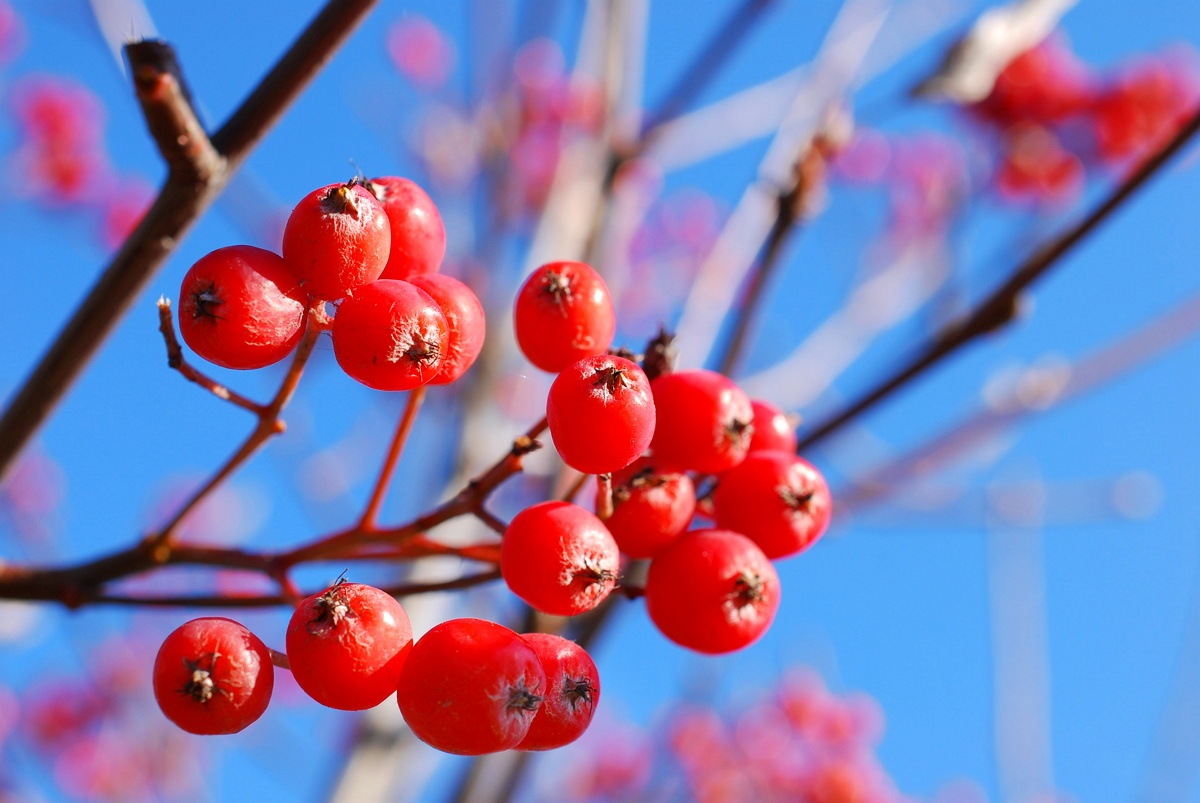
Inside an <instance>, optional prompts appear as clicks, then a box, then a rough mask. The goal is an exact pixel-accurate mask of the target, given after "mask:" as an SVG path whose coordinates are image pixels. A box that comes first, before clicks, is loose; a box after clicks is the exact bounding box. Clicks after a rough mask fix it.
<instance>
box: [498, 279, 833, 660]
mask: <svg viewBox="0 0 1200 803" xmlns="http://www.w3.org/2000/svg"><path fill="white" fill-rule="evenodd" d="M514 325H515V330H516V336H517V342H518V344H519V345H520V347H521V350H522V351H523V352H524V354H525V356H526V357H527V358H528V359H529V361H530V362H532V363H533V364H534V365H536V366H537V367H539V368H541V369H543V370H545V371H549V372H552V373H557V374H558V376H557V377H556V378H555V380H554V383H553V384H552V386H551V388H550V393H549V398H548V400H547V403H546V420H547V423H548V425H549V428H550V434H551V436H552V437H553V439H554V445H555V447H556V448H557V450H558V453H559V456H560V457H562V459H563V462H565V463H566V464H567V465H568V466H570V467H571V468H574V469H575V470H577V471H579V472H581V473H583V474H595V475H598V476H599V477H600V482H599V484H598V492H597V499H596V511H597V514H596V515H593V514H592V513H590V512H588V511H587V510H585V509H583V508H582V507H579V506H577V505H575V504H572V503H570V502H565V501H561V502H543V503H541V504H538V505H534V506H532V507H530V508H528V509H526V510H524V511H522V512H521V513H520V514H518V515H517V516H516V517H515V518H514V519H513V520H512V522H511V524H509V526H508V528H507V529H506V531H505V533H504V542H503V545H502V547H501V563H500V568H501V571H502V573H503V576H504V579H505V581H506V582H507V583H508V587H509V588H510V589H511V590H512V591H513V593H515V594H516V595H517V596H519V597H520V598H521V599H523V600H525V602H527V603H529V605H531V606H532V607H534V608H535V609H537V610H539V611H542V612H543V613H548V614H554V615H560V616H572V615H575V614H579V613H583V612H586V611H589V610H591V609H593V608H595V607H596V606H597V605H598V604H599V603H600V602H601V601H602V600H604V598H605V597H606V596H608V594H609V593H610V592H611V591H612V590H613V588H614V587H615V586H616V584H617V577H618V572H619V569H620V554H621V553H624V554H625V555H626V556H627V557H629V558H632V559H650V560H651V564H650V567H649V573H648V576H647V580H646V587H645V589H644V593H645V597H646V607H647V610H648V612H649V614H650V618H651V619H652V620H653V621H654V623H655V624H656V625H657V626H658V628H659V629H660V630H661V631H662V632H663V633H664V634H665V635H666V636H667V637H668V638H670V639H671V640H673V641H675V642H676V643H678V644H681V645H683V646H685V647H690V648H691V649H694V650H698V651H700V652H706V653H722V652H729V651H732V650H737V649H740V648H742V647H745V646H747V645H748V644H750V643H752V642H753V641H755V640H756V639H757V638H759V637H760V636H761V635H762V634H763V633H764V632H765V631H766V629H767V627H768V626H769V625H770V623H771V620H772V619H773V618H774V616H775V611H776V608H777V607H778V605H779V578H778V575H777V574H776V573H775V569H774V567H773V566H772V565H771V560H773V559H776V558H783V557H787V556H789V555H794V554H797V553H798V552H801V551H802V550H804V549H805V548H807V547H808V546H809V545H811V544H812V543H813V542H814V541H815V540H816V539H817V538H819V537H820V536H821V534H822V533H823V532H824V531H825V528H826V526H827V525H828V523H829V515H830V507H831V506H830V496H829V489H828V487H827V486H826V484H825V480H824V478H822V476H821V474H820V473H819V472H818V471H817V470H816V469H815V468H813V466H811V465H810V464H809V463H807V462H806V461H805V460H803V459H802V458H800V457H797V456H796V454H795V452H796V436H795V433H794V432H793V431H792V427H791V424H790V423H789V422H788V420H787V418H786V416H784V415H783V414H782V412H780V411H779V410H777V409H776V408H774V407H772V406H771V405H769V404H767V403H765V402H760V401H754V402H752V401H751V400H750V399H749V398H748V397H747V396H746V394H745V393H744V392H743V391H742V390H741V389H740V388H739V387H738V386H737V385H736V384H735V383H734V382H732V381H731V380H729V379H728V378H726V377H725V376H722V375H721V374H717V373H713V372H711V371H704V370H693V371H680V372H677V373H671V372H670V371H669V365H667V364H665V363H664V362H663V361H662V360H657V361H653V362H648V363H647V366H648V367H651V373H652V374H654V376H653V378H651V376H648V374H647V372H646V370H644V369H643V367H641V366H639V365H638V364H637V363H636V362H634V361H633V360H631V359H629V357H632V356H633V355H630V354H628V353H626V352H612V351H611V350H610V347H611V345H612V339H613V334H614V332H615V330H616V320H615V315H614V312H613V304H612V300H611V298H610V297H609V294H608V288H607V287H606V286H605V284H604V281H603V279H601V278H600V276H599V275H598V274H597V273H596V272H595V271H594V270H592V268H590V267H589V266H588V265H586V264H584V263H581V262H555V263H551V264H548V265H543V266H542V267H540V268H538V269H537V270H536V271H534V272H533V274H532V275H531V276H530V277H529V278H528V279H527V280H526V282H525V284H524V286H523V287H522V288H521V290H520V292H519V293H518V295H517V300H516V307H515V320H514ZM622 354H624V355H625V356H622ZM698 481H700V482H702V483H703V485H704V487H705V488H706V489H707V492H706V493H705V494H703V495H702V497H703V498H702V500H701V501H702V504H700V505H698V503H697V497H696V490H695V489H696V483H697V482H698ZM697 515H699V516H700V517H701V518H704V519H708V520H711V521H714V522H715V524H716V527H717V529H711V528H710V529H694V530H690V531H689V527H691V526H692V524H693V522H694V521H695V520H696V518H697Z"/></svg>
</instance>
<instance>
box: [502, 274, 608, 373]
mask: <svg viewBox="0 0 1200 803" xmlns="http://www.w3.org/2000/svg"><path fill="white" fill-rule="evenodd" d="M513 324H514V326H515V327H516V334H517V343H518V344H519V345H520V346H521V351H522V352H523V353H524V354H525V356H526V357H527V358H528V359H529V361H530V362H531V363H533V364H534V365H536V366H537V367H538V368H541V369H542V370H543V371H549V372H551V373H558V372H559V371H561V370H563V369H564V368H567V367H568V366H570V365H571V364H572V363H574V362H578V361H579V360H581V359H583V358H584V357H591V356H593V355H596V354H603V353H604V352H606V351H608V347H609V346H610V345H612V339H613V333H614V332H615V331H616V328H617V319H616V313H614V312H613V304H612V298H611V297H610V296H609V294H608V287H607V286H606V285H605V284H604V280H603V279H601V278H600V274H598V273H596V271H594V270H592V268H591V267H590V266H589V265H585V264H584V263H582V262H551V263H550V264H548V265H542V266H541V267H540V268H538V269H537V270H535V271H534V272H533V273H532V274H531V275H530V276H529V278H528V279H526V280H525V284H524V285H523V286H522V287H521V291H520V292H519V293H518V294H517V304H516V309H515V312H514V316H513Z"/></svg>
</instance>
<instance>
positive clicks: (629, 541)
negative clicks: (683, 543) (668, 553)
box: [597, 457, 696, 558]
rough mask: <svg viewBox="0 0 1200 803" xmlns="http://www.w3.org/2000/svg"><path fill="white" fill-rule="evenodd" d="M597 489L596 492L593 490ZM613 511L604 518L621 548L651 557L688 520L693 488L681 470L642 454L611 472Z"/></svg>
mask: <svg viewBox="0 0 1200 803" xmlns="http://www.w3.org/2000/svg"><path fill="white" fill-rule="evenodd" d="M597 493H599V492H597ZM612 499H613V513H612V515H611V516H609V517H608V519H607V520H606V521H605V522H604V523H605V526H607V527H608V530H609V532H611V533H612V537H613V539H614V540H616V542H617V546H618V547H619V548H620V550H621V552H623V553H624V554H626V555H628V556H629V557H631V558H653V557H654V556H655V555H657V554H658V553H660V552H662V551H663V550H664V549H666V548H667V547H668V546H670V544H671V542H672V541H674V540H675V539H676V538H678V537H679V535H680V534H681V533H683V531H684V530H686V529H687V528H688V525H689V524H690V523H691V521H692V514H693V513H694V512H695V509H696V490H695V487H694V486H693V484H692V480H691V479H690V478H689V477H688V475H687V474H685V473H684V472H682V471H677V470H675V469H672V468H668V467H664V466H663V465H662V464H660V463H659V462H658V461H657V460H656V459H655V458H653V457H643V458H641V459H639V460H636V461H634V463H633V464H632V465H630V466H628V467H626V468H624V469H622V470H621V471H618V472H617V473H616V474H614V475H613V479H612Z"/></svg>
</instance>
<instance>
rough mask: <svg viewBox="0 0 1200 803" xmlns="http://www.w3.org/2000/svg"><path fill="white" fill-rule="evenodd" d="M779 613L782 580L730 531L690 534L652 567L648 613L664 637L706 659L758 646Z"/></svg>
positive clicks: (756, 551)
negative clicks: (707, 655)
mask: <svg viewBox="0 0 1200 803" xmlns="http://www.w3.org/2000/svg"><path fill="white" fill-rule="evenodd" d="M778 607H779V576H778V575H777V574H776V573H775V567H773V566H772V565H771V561H770V560H768V559H767V556H766V555H764V554H763V551H762V550H761V549H759V548H758V546H757V545H756V544H755V543H754V542H753V541H751V540H750V539H749V538H747V537H746V536H744V535H741V534H739V533H735V532H731V531H729V530H692V531H691V532H688V533H684V534H683V535H682V536H680V537H679V538H678V539H677V540H676V541H675V543H673V544H671V546H669V547H667V549H666V550H665V551H663V552H662V553H661V554H660V555H659V556H658V557H656V558H655V559H654V560H653V561H651V563H650V571H649V573H648V575H647V577H646V611H647V612H648V613H649V614H650V619H651V620H652V621H653V622H654V624H655V625H656V626H657V627H658V629H659V630H660V631H662V633H663V635H665V636H666V637H667V638H669V639H671V641H674V642H675V643H676V644H679V645H681V646H683V647H688V648H690V649H693V650H696V651H697V652H703V653H714V654H715V653H724V652H732V651H733V650H739V649H741V648H742V647H745V646H747V645H749V644H752V643H753V642H755V641H757V640H758V638H759V637H760V636H762V634H763V633H765V632H766V631H767V628H768V627H769V626H770V625H771V621H772V620H773V619H774V618H775V611H776V610H777V609H778Z"/></svg>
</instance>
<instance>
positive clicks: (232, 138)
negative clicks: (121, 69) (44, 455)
mask: <svg viewBox="0 0 1200 803" xmlns="http://www.w3.org/2000/svg"><path fill="white" fill-rule="evenodd" d="M375 2H377V0H330V2H329V3H328V4H327V5H326V6H325V8H324V9H323V10H322V11H321V13H320V14H318V15H317V17H316V18H315V19H313V21H312V22H311V23H310V24H309V26H308V27H307V28H306V29H305V31H304V32H303V33H302V34H301V35H300V37H299V38H298V39H297V40H296V42H295V43H294V44H293V45H292V46H291V48H290V49H289V50H288V51H287V52H286V53H285V54H284V55H283V57H282V58H281V59H280V60H279V61H278V62H277V63H276V64H275V66H274V68H272V70H271V71H270V72H269V73H268V74H267V76H266V77H265V78H264V79H263V80H262V82H261V83H260V84H259V85H258V86H257V87H256V88H255V89H254V90H253V91H252V92H251V94H250V96H249V97H248V98H247V99H246V100H245V102H243V103H242V105H241V106H240V107H239V108H238V109H237V111H235V112H234V113H233V115H232V116H231V117H230V118H229V120H228V121H227V122H226V123H225V125H223V126H222V127H221V128H220V130H218V131H217V132H216V133H215V134H214V135H213V136H212V138H211V140H210V139H209V138H208V137H207V136H206V135H205V133H204V129H203V127H202V126H201V125H200V122H199V120H198V118H197V116H196V113H195V110H194V109H193V108H192V104H191V101H190V95H189V93H188V91H187V86H186V84H185V83H184V81H183V79H182V73H181V71H180V69H179V66H178V63H177V62H176V59H175V56H174V52H173V50H172V49H171V47H170V45H168V44H166V43H165V42H157V41H143V42H135V43H133V44H130V45H128V46H127V47H126V53H127V55H128V57H129V62H130V66H131V68H132V73H133V81H134V88H135V90H136V92H137V96H138V100H139V102H140V103H141V106H142V110H143V113H144V115H145V117H146V124H147V127H148V128H149V129H150V133H151V135H152V136H153V138H154V140H155V142H156V143H157V144H158V147H159V150H160V151H161V152H162V155H163V158H164V160H165V161H166V163H167V167H168V173H167V180H166V182H165V183H164V184H163V186H162V189H161V190H160V191H159V194H158V197H157V198H156V199H155V201H154V203H153V205H152V206H151V207H150V209H149V210H148V211H147V212H146V215H145V216H144V217H143V218H142V221H141V223H139V224H138V227H137V228H136V229H135V230H134V232H133V233H132V234H131V235H130V236H129V237H128V239H126V240H125V243H124V244H123V245H122V246H121V249H120V250H119V251H118V252H117V254H116V255H115V256H114V257H113V258H112V261H111V262H110V263H109V264H108V267H107V268H106V269H105V270H104V273H102V274H101V276H100V278H99V279H98V280H97V282H96V284H95V285H94V286H93V287H92V289H91V291H90V292H89V293H88V295H87V297H86V298H85V299H84V300H83V302H82V303H81V304H80V305H79V307H78V308H77V309H76V310H75V313H74V315H73V316H72V317H71V319H70V321H68V322H67V323H66V325H64V326H63V328H62V330H61V331H60V332H59V334H58V336H57V338H56V339H55V341H54V343H53V345H51V347H50V349H49V350H48V351H47V352H46V354H45V355H44V356H43V357H42V359H41V361H40V362H39V363H38V365H37V367H36V368H35V369H34V371H33V373H32V374H30V376H29V377H28V379H26V381H25V384H24V385H23V386H22V387H21V389H20V390H19V391H18V392H17V393H16V395H15V396H14V397H13V399H12V401H11V402H10V403H9V405H8V408H7V409H6V410H5V411H4V416H3V418H0V479H2V478H3V477H4V475H5V474H6V473H7V471H8V469H9V468H10V466H11V465H12V463H13V461H14V459H15V458H16V456H17V455H18V454H19V453H20V451H21V449H22V448H24V446H25V444H26V443H27V442H28V441H29V439H30V437H32V436H33V433H34V432H35V431H36V430H37V429H38V428H39V427H40V426H41V424H42V423H43V422H44V421H45V419H46V418H47V417H48V416H49V415H50V413H51V411H52V410H53V409H54V407H55V406H56V405H57V403H58V401H59V400H60V399H61V398H62V396H63V395H64V394H65V393H66V391H67V388H69V387H70V386H71V384H72V383H73V382H74V381H75V380H76V378H78V376H79V374H80V373H81V372H82V371H83V368H84V366H85V365H87V363H88V361H89V360H90V359H91V358H92V356H93V355H94V354H95V353H96V351H97V350H98V349H99V348H100V346H101V345H102V344H103V343H104V341H105V339H106V338H107V336H108V334H109V333H110V332H111V331H112V329H113V327H115V326H116V324H117V322H118V321H119V320H120V319H121V318H122V316H123V315H124V313H125V311H126V310H127V309H128V308H129V306H130V305H131V304H132V303H133V301H134V299H135V298H136V297H137V295H138V293H139V292H140V291H141V289H142V288H143V287H145V285H146V283H147V282H149V281H150V278H151V277H152V276H153V275H154V272H155V271H156V270H157V269H158V267H159V266H160V265H161V264H162V263H163V262H164V261H165V260H166V258H167V257H168V256H169V255H170V254H171V253H172V252H173V251H174V250H175V247H176V245H177V244H178V243H179V241H180V240H181V239H182V238H183V237H184V235H186V234H187V231H188V229H189V228H190V227H191V225H192V223H194V222H195V221H196V219H197V218H199V217H200V215H201V214H202V213H203V212H204V210H205V209H207V208H208V206H209V204H211V203H212V201H213V199H214V198H216V196H217V195H218V194H219V193H220V192H221V190H222V189H223V188H224V186H225V184H226V182H228V180H229V177H230V176H231V175H232V174H233V172H234V171H235V170H237V168H238V166H239V165H240V164H241V162H242V161H243V160H244V159H245V158H246V156H247V155H248V154H249V152H250V151H251V150H252V149H253V148H254V146H255V145H257V144H258V142H259V140H261V139H262V137H263V136H265V134H266V132H267V130H269V129H270V127H271V126H272V125H273V124H274V123H275V122H276V121H277V120H278V119H279V117H280V116H281V115H282V114H283V112H284V110H285V109H287V107H288V106H289V105H290V104H291V102H292V101H293V100H294V99H295V98H296V96H297V95H299V94H300V92H301V91H302V90H303V89H304V87H305V86H307V84H308V82H309V81H310V80H311V79H312V77H313V76H314V75H315V74H316V73H317V71H318V70H320V69H321V67H322V66H324V64H325V63H326V62H327V61H328V60H329V59H330V58H331V57H332V55H333V53H334V52H335V51H336V50H337V48H338V46H339V45H341V43H342V42H343V41H345V39H346V38H347V37H348V36H349V35H350V32H351V31H353V30H354V28H355V27H356V26H357V25H358V23H359V22H360V21H362V19H363V17H365V16H366V14H367V12H368V11H369V10H370V9H371V7H372V6H373V5H374V4H375Z"/></svg>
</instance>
